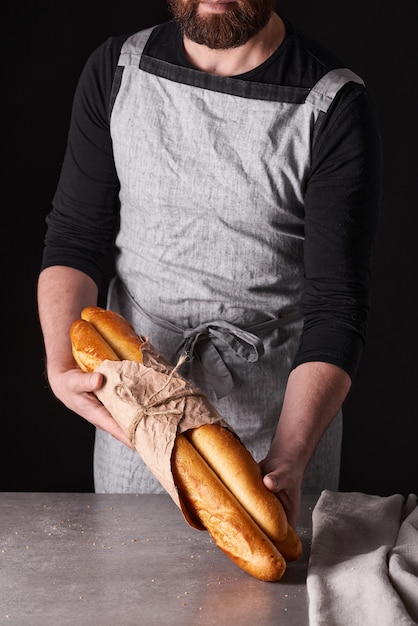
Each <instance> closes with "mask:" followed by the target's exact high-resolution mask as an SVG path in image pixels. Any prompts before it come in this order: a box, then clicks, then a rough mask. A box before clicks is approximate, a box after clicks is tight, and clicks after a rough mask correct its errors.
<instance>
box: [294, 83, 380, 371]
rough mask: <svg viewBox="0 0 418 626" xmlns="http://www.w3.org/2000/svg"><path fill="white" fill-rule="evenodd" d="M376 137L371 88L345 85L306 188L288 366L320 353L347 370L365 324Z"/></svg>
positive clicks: (353, 364)
mask: <svg viewBox="0 0 418 626" xmlns="http://www.w3.org/2000/svg"><path fill="white" fill-rule="evenodd" d="M381 170H382V155H381V140H380V133H379V128H378V123H377V116H376V113H375V111H374V107H373V104H372V103H371V101H370V95H369V94H368V92H367V91H366V89H365V88H364V87H363V86H353V84H350V85H347V86H346V87H344V88H343V90H342V93H341V94H339V97H338V99H337V101H336V102H335V105H334V106H333V107H332V110H330V111H329V113H328V114H327V117H326V118H325V120H324V122H323V124H322V127H321V131H320V133H319V134H318V138H317V141H316V143H315V145H314V148H313V152H312V170H311V175H310V179H309V183H308V186H307V189H306V194H305V248H304V263H305V267H304V272H305V286H304V294H303V296H302V299H301V312H302V314H303V316H304V328H303V332H302V336H301V341H300V346H299V350H298V352H297V354H296V357H295V360H294V363H293V366H294V367H296V366H297V365H299V364H301V363H304V362H307V361H323V362H328V363H333V364H335V365H338V366H340V367H341V368H343V369H344V370H345V371H347V372H348V374H349V375H350V376H351V378H354V376H355V374H356V371H357V369H358V365H359V361H360V358H361V353H362V349H363V345H364V341H365V336H366V332H367V325H368V319H369V308H370V290H371V273H372V261H373V252H374V247H375V239H376V232H377V227H378V216H379V206H380V195H381V173H382V171H381Z"/></svg>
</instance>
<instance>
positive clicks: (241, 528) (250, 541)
mask: <svg viewBox="0 0 418 626" xmlns="http://www.w3.org/2000/svg"><path fill="white" fill-rule="evenodd" d="M172 470H173V477H174V481H175V484H176V486H177V488H178V489H179V493H180V495H181V499H182V501H183V503H184V504H185V506H186V508H187V509H188V511H189V513H191V514H194V515H195V516H196V517H197V519H198V520H199V521H200V522H201V523H202V524H203V526H204V527H205V528H206V530H207V531H208V532H209V534H210V535H211V537H212V538H213V540H214V542H215V543H216V545H217V546H218V548H219V549H220V550H222V552H224V553H225V554H226V555H227V556H228V557H229V558H230V559H231V560H232V561H233V562H234V563H235V564H236V565H238V566H239V567H240V568H241V569H243V570H244V571H246V572H247V573H248V574H251V575H252V576H254V577H255V578H258V579H259V580H263V581H269V582H273V581H278V580H280V578H281V577H282V576H283V574H284V572H285V570H286V561H285V560H284V558H283V556H282V555H281V554H280V552H279V551H278V550H277V548H275V546H274V545H273V543H272V542H271V541H270V539H269V538H268V537H267V535H266V534H265V533H264V532H263V531H262V530H261V529H260V527H259V526H258V525H257V524H256V523H255V521H254V520H253V518H252V517H251V516H250V515H249V514H248V513H247V512H246V511H245V509H244V508H243V507H242V506H241V504H240V503H239V502H238V500H237V499H236V498H235V497H234V496H233V495H232V494H231V492H230V491H229V490H228V489H227V488H226V487H225V485H224V484H223V482H222V481H221V480H220V479H219V478H218V476H217V475H216V474H215V472H213V470H212V469H211V468H210V467H209V465H208V464H207V463H206V461H205V460H204V459H203V458H202V456H201V455H200V454H199V452H198V451H197V450H196V448H194V446H193V445H192V444H191V443H190V442H189V441H188V440H187V438H186V437H185V436H184V435H178V436H177V438H176V442H175V445H174V450H173V455H172Z"/></svg>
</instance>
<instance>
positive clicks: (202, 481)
mask: <svg viewBox="0 0 418 626" xmlns="http://www.w3.org/2000/svg"><path fill="white" fill-rule="evenodd" d="M104 313H106V315H105V314H104ZM82 315H83V316H84V317H83V319H79V320H76V321H75V322H73V324H72V326H71V329H70V339H71V344H72V350H73V355H74V359H75V360H76V362H77V363H78V365H79V367H80V368H81V369H82V370H83V371H85V372H91V371H93V370H94V369H95V368H96V367H98V365H100V363H102V362H103V361H104V360H113V361H118V360H121V359H126V360H134V361H135V360H136V361H138V360H139V359H141V358H142V356H141V355H142V353H141V345H142V344H143V342H144V340H145V339H144V338H143V337H140V336H138V335H137V334H136V333H135V330H134V329H133V328H132V326H131V325H130V324H129V323H128V322H127V321H126V320H124V318H123V317H122V316H120V315H118V314H117V313H115V312H113V311H105V310H104V309H100V308H98V307H87V308H86V309H84V310H83V312H82ZM85 318H88V319H89V320H92V321H91V322H90V321H87V319H85ZM112 346H113V347H112ZM128 354H129V355H132V357H133V358H130V359H129V358H128V356H127V355H128ZM171 468H172V475H173V480H174V483H175V486H176V488H177V490H178V494H179V498H180V501H181V502H182V504H183V506H184V507H185V509H186V511H187V517H189V518H190V519H191V520H192V521H196V527H200V528H201V527H202V525H203V527H204V528H206V529H207V531H208V532H209V533H210V534H211V536H212V538H213V540H214V542H215V543H216V545H217V546H218V547H219V548H220V549H221V550H222V551H223V552H224V553H225V554H227V555H228V556H229V558H230V559H231V560H232V561H234V563H235V564H236V565H238V566H239V567H240V568H241V569H243V570H244V571H246V572H247V573H249V574H251V575H252V576H254V577H255V578H258V579H260V580H265V581H277V580H280V578H281V577H282V576H283V573H284V571H285V569H286V561H293V560H296V559H298V558H299V557H300V556H301V554H302V543H301V541H300V538H299V537H298V535H297V533H296V532H295V530H294V529H293V528H292V527H291V526H290V525H289V524H288V523H287V518H286V515H285V512H284V509H283V507H282V505H281V503H280V502H279V500H278V499H277V498H276V496H275V495H274V494H273V493H271V492H270V491H269V490H268V489H267V488H266V487H265V485H264V483H263V481H262V478H261V474H260V470H259V467H258V464H257V463H256V461H255V460H254V459H253V457H252V455H251V454H250V452H249V451H248V450H247V449H246V448H245V446H243V444H242V443H241V442H240V441H239V439H237V438H236V437H235V435H234V434H233V433H232V432H230V431H229V430H228V429H226V428H223V427H221V426H219V425H215V424H204V425H202V426H199V427H197V428H192V429H189V430H187V431H186V432H185V433H184V434H179V435H177V437H176V440H175V442H174V449H173V454H172V458H171Z"/></svg>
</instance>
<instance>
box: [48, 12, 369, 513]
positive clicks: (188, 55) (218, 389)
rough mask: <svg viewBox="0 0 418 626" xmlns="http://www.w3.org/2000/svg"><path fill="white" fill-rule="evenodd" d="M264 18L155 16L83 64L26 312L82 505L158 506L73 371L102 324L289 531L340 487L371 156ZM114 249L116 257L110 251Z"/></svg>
mask: <svg viewBox="0 0 418 626" xmlns="http://www.w3.org/2000/svg"><path fill="white" fill-rule="evenodd" d="M274 4H275V3H274V2H273V1H272V0H237V1H232V0H221V1H216V0H207V1H200V0H171V1H170V2H169V7H170V9H171V11H172V13H173V17H174V20H172V21H168V22H167V23H164V24H161V25H158V26H156V27H155V28H152V29H148V30H146V31H141V32H139V33H135V34H133V35H132V36H129V37H128V36H123V37H116V38H111V39H109V40H108V41H107V42H105V43H104V44H103V45H102V46H100V48H99V49H98V50H96V51H95V52H94V53H93V54H92V55H91V57H90V59H89V60H88V62H87V64H86V67H85V69H84V71H83V73H82V75H81V78H80V82H79V85H78V88H77V91H76V94H75V99H74V106H73V114H72V121H71V127H70V133H69V139H68V147H67V151H66V156H65V160H64V165H63V168H62V173H61V177H60V181H59V184H58V188H57V192H56V195H55V198H54V206H53V210H52V212H51V214H50V215H49V216H48V230H47V236H46V245H45V251H44V259H43V264H42V268H41V273H40V276H39V285H38V301H39V315H40V322H41V326H42V330H43V334H44V340H45V349H46V357H47V372H48V379H49V383H50V386H51V389H52V391H53V392H54V393H55V395H56V396H57V397H58V398H59V399H60V400H61V401H62V402H63V403H64V404H65V405H66V406H67V407H68V408H70V409H71V410H73V411H75V412H76V413H78V414H80V415H81V416H83V417H84V418H85V419H87V420H88V421H89V422H91V423H92V424H94V425H95V426H96V427H97V429H96V441H95V453H94V471H95V489H96V491H122V492H128V491H133V492H140V491H146V492H152V491H159V490H160V489H161V488H160V486H159V485H158V483H157V482H156V480H155V479H154V478H153V476H152V475H151V474H150V472H149V471H148V470H147V468H146V467H145V466H144V464H143V463H142V461H141V459H140V458H139V455H138V454H137V453H136V452H135V451H133V450H131V449H129V441H128V440H127V437H126V436H125V435H124V433H123V432H122V431H121V429H120V428H119V427H118V426H117V424H116V423H115V422H114V420H113V419H112V417H111V416H110V415H109V414H108V412H107V411H106V409H105V408H104V407H103V406H102V405H101V404H100V403H99V402H98V401H97V399H96V398H95V396H94V391H95V390H97V389H98V388H100V386H101V384H102V378H101V376H100V375H99V374H97V373H93V374H83V373H81V372H80V370H78V369H77V368H76V367H75V364H74V361H73V359H72V356H71V351H70V344H69V333H68V331H69V327H70V324H71V322H72V321H73V320H74V319H75V318H77V317H79V315H80V311H81V310H82V308H83V307H85V306H88V305H92V304H93V305H94V304H96V303H97V297H98V292H99V288H100V286H101V281H102V280H103V274H104V267H105V263H106V258H107V257H108V255H109V254H110V251H111V250H112V245H113V243H114V244H115V245H114V255H115V276H114V278H113V279H112V282H111V284H110V286H109V293H108V300H107V306H108V307H109V308H111V309H114V310H117V311H119V312H120V313H122V315H124V316H125V317H126V318H127V319H128V320H129V321H131V323H132V324H133V325H134V327H135V328H136V329H137V331H138V333H140V334H142V335H147V336H148V337H149V339H150V341H151V343H152V344H153V345H154V346H155V347H156V348H157V349H158V350H160V352H161V353H162V354H164V355H165V356H166V357H167V358H169V359H171V360H172V362H175V361H176V358H177V355H178V354H179V352H181V351H184V350H187V351H188V352H189V355H190V360H189V365H188V369H186V370H184V372H183V373H184V375H187V376H189V377H190V378H191V379H192V380H194V382H195V383H196V384H198V385H199V386H201V387H202V389H203V390H204V391H205V392H206V393H207V394H208V396H209V398H210V399H211V401H212V402H213V404H214V405H215V406H216V408H217V409H218V410H219V412H220V413H221V415H222V416H223V417H224V419H225V420H226V421H227V422H229V423H230V425H231V426H232V427H233V428H234V429H235V430H236V432H237V433H238V434H239V435H240V437H241V438H242V440H243V442H244V443H245V444H246V445H247V447H248V448H249V449H250V450H251V452H252V453H253V455H254V457H255V458H256V459H257V460H258V461H259V463H260V467H261V470H262V472H263V475H264V482H265V484H266V485H267V486H268V487H269V488H270V489H271V490H272V491H274V492H275V493H276V494H277V496H278V497H279V498H280V500H281V501H282V503H283V505H284V507H285V509H286V512H287V514H288V518H289V521H290V522H291V523H292V524H293V525H295V524H296V522H297V519H298V515H299V506H300V495H301V491H302V490H305V491H311V492H313V491H320V490H321V489H324V488H329V489H338V475H339V463H340V445H341V422H342V418H341V407H342V404H343V402H344V399H345V398H346V395H347V393H348V391H349V389H350V385H351V382H352V379H353V377H354V376H355V373H356V369H357V366H358V362H359V359H360V356H361V351H362V346H363V342H364V338H365V334H366V328H367V320H368V308H369V296H370V267H371V257H372V252H373V245H374V239H375V231H376V222H377V215H378V203H379V188H380V145H379V135H378V131H377V129H376V121H375V117H374V113H373V110H372V107H371V105H370V102H369V95H368V93H367V90H366V88H365V86H364V84H363V82H362V80H361V79H360V78H359V77H358V76H356V75H355V74H354V73H353V72H351V71H350V70H348V69H346V68H345V67H344V64H342V63H341V62H340V61H339V60H338V59H336V58H335V57H334V56H333V55H332V54H331V53H329V52H328V51H326V50H324V49H323V48H322V47H320V46H319V45H318V44H316V43H314V42H312V41H310V40H309V39H308V38H306V37H305V36H302V35H300V34H298V33H296V32H295V31H294V29H293V28H292V26H291V24H289V23H288V22H287V21H286V20H284V19H283V18H281V17H280V16H279V15H278V14H277V13H276V12H275V11H274ZM115 237H116V239H114V238H115Z"/></svg>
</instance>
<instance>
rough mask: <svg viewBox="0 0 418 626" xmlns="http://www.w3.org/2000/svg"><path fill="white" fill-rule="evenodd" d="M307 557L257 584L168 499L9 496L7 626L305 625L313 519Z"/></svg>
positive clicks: (4, 507)
mask: <svg viewBox="0 0 418 626" xmlns="http://www.w3.org/2000/svg"><path fill="white" fill-rule="evenodd" d="M316 500H317V496H305V497H304V499H303V503H302V512H301V523H300V525H298V527H297V530H298V532H299V534H300V536H301V538H302V542H303V547H304V552H303V556H302V558H301V559H300V560H299V561H297V562H294V563H289V564H288V567H287V570H286V572H285V574H284V576H283V578H282V579H281V580H280V581H279V582H277V583H266V582H261V581H259V580H256V579H254V578H253V577H251V576H249V575H248V574H246V573H245V572H243V571H242V570H241V569H239V568H238V567H237V566H236V565H235V564H234V563H233V562H232V561H230V560H229V559H228V558H227V557H226V556H225V555H224V554H223V553H222V552H221V551H220V550H219V549H218V548H217V547H216V545H215V544H214V543H213V541H212V540H211V538H210V536H209V534H208V533H207V532H205V531H198V530H195V529H193V528H191V527H190V526H189V525H188V524H187V523H186V521H185V520H184V518H183V516H182V514H181V512H180V510H179V509H178V508H177V507H176V505H175V504H174V503H173V501H172V500H171V498H170V497H169V496H168V495H110V494H109V495H107V494H103V495H102V494H72V493H1V494H0V624H9V625H14V626H26V625H27V626H52V625H53V626H66V625H71V626H72V625H77V626H90V625H92V626H93V625H94V626H116V625H120V626H131V625H132V626H154V625H155V626H170V625H173V626H189V625H190V626H212V625H216V626H223V625H228V626H272V625H273V624H280V625H281V626H287V625H292V626H304V625H305V624H308V603H307V593H306V573H307V562H308V557H309V546H310V540H311V514H312V509H313V506H314V504H315V502H316Z"/></svg>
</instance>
